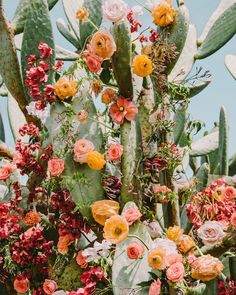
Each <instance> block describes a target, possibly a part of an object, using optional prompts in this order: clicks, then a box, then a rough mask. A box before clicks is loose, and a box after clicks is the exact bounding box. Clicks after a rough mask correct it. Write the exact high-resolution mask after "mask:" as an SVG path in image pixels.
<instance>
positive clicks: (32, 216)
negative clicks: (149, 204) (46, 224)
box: [24, 211, 41, 226]
mask: <svg viewBox="0 0 236 295" xmlns="http://www.w3.org/2000/svg"><path fill="white" fill-rule="evenodd" d="M40 221H41V217H40V215H39V214H38V212H36V211H29V212H28V213H26V215H25V217H24V222H25V225H27V226H34V225H35V224H37V223H39V222H40Z"/></svg>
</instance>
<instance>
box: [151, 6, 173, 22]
mask: <svg viewBox="0 0 236 295" xmlns="http://www.w3.org/2000/svg"><path fill="white" fill-rule="evenodd" d="M168 2H170V1H168ZM168 2H167V1H163V2H162V3H160V4H158V5H157V6H156V7H155V8H154V10H153V11H152V16H153V22H154V24H156V25H157V26H160V27H166V26H169V25H171V24H172V23H173V22H174V20H175V15H176V12H175V10H174V8H173V7H172V6H171V4H170V3H168Z"/></svg>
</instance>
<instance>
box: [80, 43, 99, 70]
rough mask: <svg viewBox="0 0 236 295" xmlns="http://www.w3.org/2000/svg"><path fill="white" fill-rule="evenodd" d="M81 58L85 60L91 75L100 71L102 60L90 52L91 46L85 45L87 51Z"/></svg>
mask: <svg viewBox="0 0 236 295" xmlns="http://www.w3.org/2000/svg"><path fill="white" fill-rule="evenodd" d="M82 55H83V58H84V59H85V60H86V64H87V67H88V68H89V70H90V71H91V72H93V73H98V72H99V71H100V70H101V67H102V63H103V58H101V57H100V56H98V55H97V54H95V53H94V52H93V51H92V48H91V45H90V44H88V45H87V49H86V50H84V52H83V54H82Z"/></svg>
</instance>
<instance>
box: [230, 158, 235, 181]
mask: <svg viewBox="0 0 236 295" xmlns="http://www.w3.org/2000/svg"><path fill="white" fill-rule="evenodd" d="M235 174H236V154H233V155H232V156H231V157H230V158H229V175H230V176H234V175H235Z"/></svg>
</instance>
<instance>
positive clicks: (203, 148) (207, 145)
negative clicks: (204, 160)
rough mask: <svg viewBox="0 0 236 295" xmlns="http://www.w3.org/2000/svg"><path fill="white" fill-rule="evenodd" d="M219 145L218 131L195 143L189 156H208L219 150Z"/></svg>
mask: <svg viewBox="0 0 236 295" xmlns="http://www.w3.org/2000/svg"><path fill="white" fill-rule="evenodd" d="M218 145H219V131H218V130H217V131H214V132H212V133H210V134H209V135H206V136H203V137H202V138H200V139H199V140H197V141H195V142H193V144H192V146H191V149H190V150H189V154H190V156H194V157H197V156H203V155H207V154H209V153H211V152H213V151H215V150H216V149H217V148H218Z"/></svg>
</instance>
